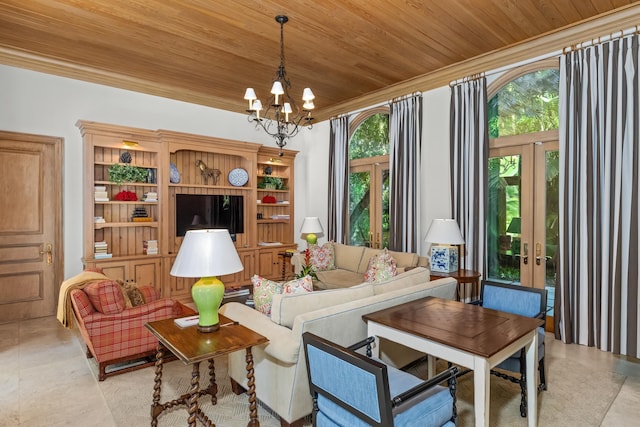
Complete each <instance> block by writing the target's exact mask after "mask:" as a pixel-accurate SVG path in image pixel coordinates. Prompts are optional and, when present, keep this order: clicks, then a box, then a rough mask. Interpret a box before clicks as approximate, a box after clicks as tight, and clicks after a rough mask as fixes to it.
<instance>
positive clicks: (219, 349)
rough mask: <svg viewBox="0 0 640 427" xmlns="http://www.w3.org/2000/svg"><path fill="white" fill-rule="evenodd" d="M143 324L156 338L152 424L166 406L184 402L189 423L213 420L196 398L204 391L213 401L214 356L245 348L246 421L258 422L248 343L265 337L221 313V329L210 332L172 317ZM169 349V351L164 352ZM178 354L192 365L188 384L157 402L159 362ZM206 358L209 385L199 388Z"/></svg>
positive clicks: (260, 341) (160, 383)
mask: <svg viewBox="0 0 640 427" xmlns="http://www.w3.org/2000/svg"><path fill="white" fill-rule="evenodd" d="M145 326H146V328H147V329H149V331H151V333H152V334H153V335H154V336H155V337H156V338H158V353H157V354H156V371H155V383H154V386H153V403H152V404H151V426H152V427H156V426H157V425H158V416H159V415H160V414H161V413H162V411H164V410H165V409H168V408H172V407H174V406H177V405H186V406H187V409H188V411H189V418H188V425H189V427H195V426H196V419H198V420H200V422H201V423H203V424H204V425H205V426H213V425H214V424H213V423H212V422H211V421H210V420H209V418H208V417H207V416H206V415H205V414H204V413H203V412H202V410H201V409H200V408H199V407H198V398H200V396H204V395H207V394H208V395H210V396H211V403H212V404H214V405H215V404H216V403H217V398H216V393H217V392H218V386H217V384H216V377H215V367H214V362H213V359H214V358H215V357H218V356H222V355H225V354H228V353H232V352H234V351H238V350H242V349H245V350H246V353H247V357H246V361H247V378H248V380H249V383H248V385H249V389H248V390H247V394H248V396H249V423H248V424H247V425H248V426H259V425H260V422H259V421H258V407H257V404H256V387H255V379H254V370H253V355H252V354H251V347H253V346H254V345H258V344H263V343H266V342H268V340H267V338H265V337H263V336H262V335H260V334H258V333H255V332H253V331H252V330H250V329H248V328H245V327H244V326H242V325H239V324H238V323H237V322H232V321H231V320H230V319H228V318H226V317H224V316H222V315H221V316H220V329H219V330H217V331H215V332H211V333H201V332H198V329H197V327H196V326H195V325H194V326H189V327H185V328H181V327H179V326H178V325H176V324H175V323H174V321H173V319H166V320H158V321H155V322H149V323H147V324H146V325H145ZM167 350H169V352H170V353H168V352H167ZM171 353H172V354H174V355H175V356H177V357H178V359H180V360H181V361H182V362H183V363H184V364H185V365H193V368H192V373H191V387H190V388H189V391H188V392H187V393H186V394H183V395H182V396H180V397H178V398H177V399H174V400H171V401H169V402H166V403H160V393H161V390H162V365H163V363H164V362H165V361H166V360H167V359H168V357H167V356H171ZM204 360H206V361H208V362H209V364H208V365H209V386H208V387H207V388H205V389H202V390H201V389H200V362H202V361H204Z"/></svg>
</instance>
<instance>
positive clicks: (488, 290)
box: [475, 281, 547, 417]
mask: <svg viewBox="0 0 640 427" xmlns="http://www.w3.org/2000/svg"><path fill="white" fill-rule="evenodd" d="M475 303H476V304H479V305H481V306H482V307H485V308H491V309H494V310H500V311H505V312H507V313H513V314H519V315H521V316H527V317H538V318H540V319H544V318H545V317H546V306H547V291H546V290H545V289H536V288H529V287H526V286H519V285H511V284H502V283H492V282H488V281H484V282H483V283H482V290H481V291H480V300H479V301H476V302H475ZM544 336H545V333H544V326H542V327H540V328H538V371H539V372H540V384H539V385H538V392H540V391H542V390H546V389H547V382H546V377H545V372H544ZM496 368H498V369H501V370H504V371H510V372H515V373H517V375H518V376H513V375H509V374H505V373H503V372H500V371H495V370H491V373H492V374H493V375H496V376H498V377H500V378H504V379H507V380H509V381H511V382H514V383H516V384H519V385H520V394H521V396H522V398H521V400H520V415H522V416H523V417H526V416H527V378H526V375H525V373H526V371H527V369H526V354H525V350H524V348H523V349H522V350H520V351H518V352H516V353H514V354H513V355H511V356H510V357H509V358H508V359H506V360H505V361H503V362H502V363H500V364H499V365H498V366H496Z"/></svg>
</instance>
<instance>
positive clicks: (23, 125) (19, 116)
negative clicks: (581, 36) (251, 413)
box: [0, 65, 451, 277]
mask: <svg viewBox="0 0 640 427" xmlns="http://www.w3.org/2000/svg"><path fill="white" fill-rule="evenodd" d="M238 93H241V92H238ZM0 94H1V98H0V99H1V100H2V102H1V103H0V129H1V130H5V131H13V132H24V133H32V134H41V135H49V136H56V137H62V138H64V174H63V229H64V252H65V271H64V275H65V277H70V276H73V275H75V274H77V273H78V272H80V271H81V269H82V263H81V256H82V227H81V225H80V224H82V199H81V197H82V181H81V180H82V138H81V135H80V131H79V130H78V128H77V127H76V126H75V124H76V122H77V121H78V120H91V121H96V122H102V123H113V124H117V125H122V126H132V127H139V128H144V129H151V130H155V129H166V130H173V131H178V132H188V133H195V134H201V135H208V136H217V137H221V138H228V139H235V140H240V141H250V142H256V143H260V144H264V145H268V146H275V144H274V143H273V140H272V139H271V138H270V137H268V136H267V135H265V134H264V133H263V132H261V131H260V132H259V131H256V130H255V129H254V127H253V126H252V125H250V124H249V123H247V119H246V116H245V115H244V114H239V113H231V112H226V111H222V110H217V109H214V108H209V107H203V106H199V105H194V104H188V103H185V102H181V101H174V100H169V99H165V98H160V97H156V96H151V95H144V94H140V93H136V92H131V91H127V90H121V89H115V88H111V87H108V86H102V85H97V84H93V83H86V82H82V81H78V80H71V79H67V78H62V77H56V76H52V75H48V74H43V73H38V72H33V71H28V70H23V69H19V68H14V67H8V66H3V65H0ZM239 96H240V95H239ZM423 105H424V118H423V124H424V131H423V152H422V170H423V174H422V179H421V183H420V185H421V190H420V192H421V197H422V203H421V207H420V209H421V221H420V229H421V230H420V238H419V240H420V241H421V242H422V249H421V251H420V252H421V253H423V254H424V253H426V251H427V244H426V243H425V242H424V241H423V240H424V236H425V234H426V231H427V229H428V227H429V225H430V224H431V220H432V219H433V218H449V217H450V216H451V210H450V209H451V208H450V205H451V202H450V194H449V193H450V190H449V189H450V184H449V148H448V147H449V124H448V123H449V108H448V105H449V88H448V87H444V88H439V89H435V90H431V91H428V92H425V93H424V100H423ZM286 148H288V149H292V150H296V151H299V154H298V156H297V158H296V164H295V169H296V176H295V184H296V185H295V194H294V197H295V218H294V227H295V230H296V231H295V232H296V233H298V231H299V230H300V227H301V226H302V220H303V219H304V217H305V216H317V217H319V218H320V221H321V223H322V225H323V227H324V228H325V235H324V236H322V235H321V236H320V239H319V241H320V242H321V243H322V242H324V241H326V227H327V200H328V178H327V171H328V167H329V121H325V122H322V123H318V124H315V125H314V126H313V128H312V129H310V130H309V129H303V130H301V132H300V133H299V134H298V136H296V137H295V138H294V139H293V140H292V142H290V143H289V144H288V145H287V147H286ZM1 208H4V207H0V209H1ZM297 237H298V240H297V243H298V244H299V246H300V247H301V248H303V247H305V246H306V242H305V241H304V240H302V239H300V236H297Z"/></svg>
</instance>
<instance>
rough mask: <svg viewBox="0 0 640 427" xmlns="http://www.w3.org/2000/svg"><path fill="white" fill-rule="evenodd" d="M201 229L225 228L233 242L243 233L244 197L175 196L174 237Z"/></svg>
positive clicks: (210, 195) (217, 195)
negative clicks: (237, 235) (238, 234)
mask: <svg viewBox="0 0 640 427" xmlns="http://www.w3.org/2000/svg"><path fill="white" fill-rule="evenodd" d="M201 228H226V229H227V230H229V234H231V237H232V238H233V240H234V241H235V235H236V234H237V233H244V197H243V196H223V195H219V194H216V195H212V194H176V235H177V236H184V235H185V234H186V233H187V230H195V229H201Z"/></svg>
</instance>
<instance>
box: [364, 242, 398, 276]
mask: <svg viewBox="0 0 640 427" xmlns="http://www.w3.org/2000/svg"><path fill="white" fill-rule="evenodd" d="M396 274H397V271H396V261H395V260H394V259H393V257H392V256H391V254H390V253H389V251H387V249H386V248H385V249H383V250H382V251H381V252H380V253H378V254H377V255H374V256H372V257H371V259H370V260H369V267H368V268H367V272H366V273H365V274H364V280H365V281H367V282H369V283H381V282H385V281H387V280H389V279H391V278H392V277H393V276H395V275H396Z"/></svg>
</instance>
